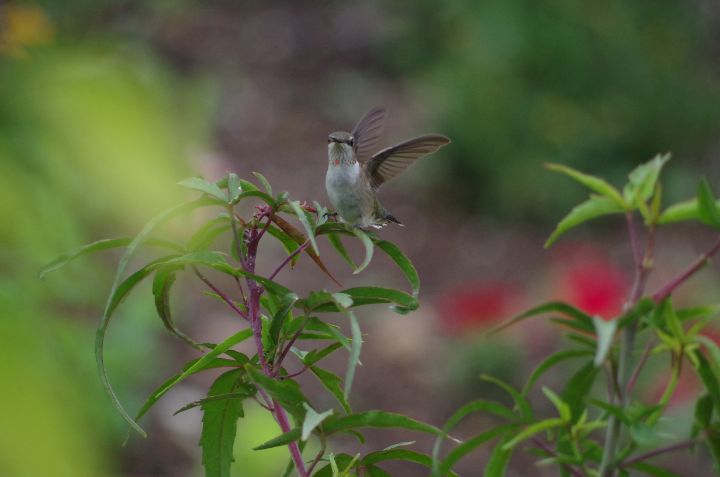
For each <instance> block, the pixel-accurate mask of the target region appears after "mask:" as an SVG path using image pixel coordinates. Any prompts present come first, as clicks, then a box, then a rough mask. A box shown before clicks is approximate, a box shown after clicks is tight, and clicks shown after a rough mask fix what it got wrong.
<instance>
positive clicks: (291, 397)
mask: <svg viewBox="0 0 720 477" xmlns="http://www.w3.org/2000/svg"><path fill="white" fill-rule="evenodd" d="M245 369H246V370H247V372H248V375H249V376H250V378H251V379H252V380H253V382H254V383H255V384H257V385H258V386H261V387H262V388H263V389H265V391H267V392H268V394H270V396H272V398H273V399H274V400H276V401H278V402H279V403H280V404H282V406H283V407H284V408H285V409H287V411H288V412H289V413H290V414H292V416H293V417H295V418H296V419H297V420H298V421H300V422H302V421H303V419H304V418H305V407H304V406H303V404H304V403H307V402H308V399H307V398H306V397H305V395H304V394H303V393H302V391H301V390H300V385H299V384H298V383H296V382H295V381H293V380H292V379H285V380H283V381H277V380H275V379H273V378H270V377H268V376H265V374H263V372H262V371H260V370H259V369H257V368H255V367H254V366H251V365H246V366H245Z"/></svg>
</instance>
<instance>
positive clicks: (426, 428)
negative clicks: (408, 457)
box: [255, 411, 440, 450]
mask: <svg viewBox="0 0 720 477" xmlns="http://www.w3.org/2000/svg"><path fill="white" fill-rule="evenodd" d="M363 427H374V428H398V429H407V430H410V431H417V432H425V433H428V434H438V433H440V429H438V428H437V427H435V426H431V425H430V424H425V423H423V422H420V421H416V420H415V419H411V418H409V417H407V416H403V415H402V414H395V413H392V412H385V411H366V412H361V413H358V414H351V415H349V416H331V417H329V418H328V419H326V420H325V422H324V423H323V431H324V432H325V435H330V434H335V433H338V432H344V431H348V430H353V429H359V428H363ZM299 438H300V429H299V428H295V429H293V430H291V431H289V432H286V433H285V434H282V435H280V436H278V437H275V438H274V439H271V440H269V441H267V442H265V443H264V444H262V445H260V446H258V447H256V448H255V450H262V449H269V448H271V447H278V446H283V445H286V444H288V443H290V442H293V441H295V440H297V439H299Z"/></svg>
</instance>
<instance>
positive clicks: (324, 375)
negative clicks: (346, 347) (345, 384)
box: [303, 343, 352, 414]
mask: <svg viewBox="0 0 720 477" xmlns="http://www.w3.org/2000/svg"><path fill="white" fill-rule="evenodd" d="M335 344H336V345H339V343H335ZM331 346H332V345H331ZM303 361H304V360H303ZM308 368H309V369H310V371H312V373H313V374H314V375H315V376H317V378H318V379H319V380H320V382H321V383H322V385H323V386H324V387H325V389H327V390H328V391H330V393H331V394H332V395H333V396H335V399H337V401H338V402H339V403H340V405H341V406H342V408H343V410H344V411H345V413H347V414H352V409H351V408H350V404H349V403H348V401H347V399H346V397H345V393H344V392H343V388H342V387H341V386H340V383H341V382H342V379H341V378H340V376H338V375H337V374H335V373H332V372H330V371H328V370H326V369H322V368H320V367H319V366H308Z"/></svg>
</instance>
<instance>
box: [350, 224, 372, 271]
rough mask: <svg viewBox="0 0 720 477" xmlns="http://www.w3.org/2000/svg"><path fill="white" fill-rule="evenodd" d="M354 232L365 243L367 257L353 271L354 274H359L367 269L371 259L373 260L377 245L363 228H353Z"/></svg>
mask: <svg viewBox="0 0 720 477" xmlns="http://www.w3.org/2000/svg"><path fill="white" fill-rule="evenodd" d="M352 232H353V234H354V235H355V236H356V237H357V238H358V239H359V240H360V242H361V243H362V244H363V247H365V259H364V260H363V261H362V263H361V264H360V265H359V266H358V267H357V268H356V269H355V271H354V272H353V274H358V273H360V272H362V271H363V270H365V268H366V267H367V266H368V265H370V261H371V260H372V257H373V251H374V249H375V246H374V245H373V242H372V240H371V239H370V237H369V236H368V234H367V233H365V232H364V231H363V230H360V229H358V228H353V229H352Z"/></svg>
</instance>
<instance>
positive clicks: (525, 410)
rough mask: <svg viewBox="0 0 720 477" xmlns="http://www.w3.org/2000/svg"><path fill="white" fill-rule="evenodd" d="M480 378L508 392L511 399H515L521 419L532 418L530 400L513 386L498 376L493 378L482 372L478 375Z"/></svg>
mask: <svg viewBox="0 0 720 477" xmlns="http://www.w3.org/2000/svg"><path fill="white" fill-rule="evenodd" d="M480 379H482V380H483V381H487V382H489V383H493V384H495V385H496V386H498V387H500V388H502V389H503V390H504V391H505V392H506V393H508V394H509V395H510V396H511V397H512V398H513V400H514V401H515V405H516V406H517V408H518V409H519V410H520V413H521V415H522V417H523V419H532V416H533V412H532V408H531V407H530V402H529V401H528V400H527V398H525V396H523V395H522V394H520V393H519V392H518V391H517V390H516V389H515V388H513V387H512V386H510V385H509V384H507V383H505V382H503V381H501V380H499V379H498V378H495V377H493V376H488V375H486V374H483V375H482V376H480Z"/></svg>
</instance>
